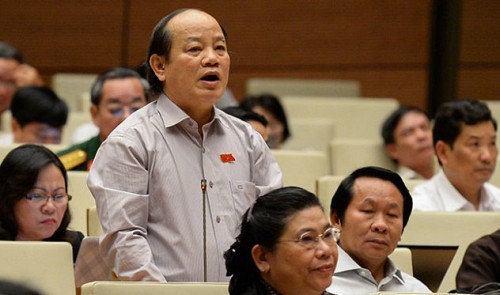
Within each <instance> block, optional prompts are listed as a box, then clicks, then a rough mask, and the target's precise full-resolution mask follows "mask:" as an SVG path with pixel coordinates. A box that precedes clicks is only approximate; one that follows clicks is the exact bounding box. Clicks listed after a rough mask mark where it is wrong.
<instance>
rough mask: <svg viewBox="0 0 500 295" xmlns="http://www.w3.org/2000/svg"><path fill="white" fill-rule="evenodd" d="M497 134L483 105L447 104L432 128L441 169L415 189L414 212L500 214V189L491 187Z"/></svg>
mask: <svg viewBox="0 0 500 295" xmlns="http://www.w3.org/2000/svg"><path fill="white" fill-rule="evenodd" d="M496 130H497V122H496V120H495V119H494V118H493V117H492V115H491V112H490V110H489V108H488V106H487V105H486V104H485V103H483V102H480V101H477V100H470V99H464V100H455V101H451V102H448V103H445V104H443V105H442V106H441V108H440V109H439V110H438V113H437V114H436V119H435V122H434V129H433V138H434V148H435V151H436V155H437V157H438V160H439V164H440V165H441V171H440V172H439V173H438V174H437V175H435V176H434V177H432V179H430V180H428V181H426V182H424V183H423V184H420V185H417V186H416V187H415V188H414V190H413V192H412V196H413V202H414V209H415V210H419V211H447V212H452V211H500V189H499V188H497V187H495V186H493V185H492V184H489V183H488V180H489V179H490V178H491V175H492V174H493V172H494V171H495V166H496V162H497V153H498V150H497V146H496Z"/></svg>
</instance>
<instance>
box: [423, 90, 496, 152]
mask: <svg viewBox="0 0 500 295" xmlns="http://www.w3.org/2000/svg"><path fill="white" fill-rule="evenodd" d="M488 121H490V122H491V123H493V127H494V128H495V131H496V130H497V121H496V120H495V118H493V116H492V114H491V111H490V108H489V107H488V105H487V104H486V103H484V102H481V101H479V100H474V99H460V100H454V101H450V102H446V103H444V104H442V105H441V107H440V108H439V109H438V112H437V113H436V119H435V120H434V128H433V130H432V136H433V141H434V146H436V143H437V142H438V141H443V142H445V143H446V144H448V145H449V146H450V147H451V148H453V144H454V143H455V140H456V139H457V137H458V136H459V135H460V133H461V132H462V125H463V124H465V125H469V126H470V125H476V124H479V123H482V122H488Z"/></svg>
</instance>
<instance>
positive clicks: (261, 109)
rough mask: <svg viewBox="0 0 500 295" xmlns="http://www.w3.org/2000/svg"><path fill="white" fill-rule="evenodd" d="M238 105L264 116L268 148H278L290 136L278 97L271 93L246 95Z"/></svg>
mask: <svg viewBox="0 0 500 295" xmlns="http://www.w3.org/2000/svg"><path fill="white" fill-rule="evenodd" d="M240 107H241V108H243V109H245V110H249V111H253V112H256V113H257V114H259V115H262V116H264V118H266V120H267V122H268V123H269V128H270V133H269V140H268V145H269V147H270V148H272V149H279V148H280V147H281V145H282V144H283V143H284V142H285V141H286V140H287V139H288V138H289V137H290V136H291V133H290V129H289V127H288V121H287V119H286V114H285V110H284V109H283V106H282V105H281V102H280V101H279V99H278V97H276V96H274V95H272V94H261V95H251V96H247V97H245V98H244V99H243V101H242V102H241V103H240Z"/></svg>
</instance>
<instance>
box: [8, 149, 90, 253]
mask: <svg viewBox="0 0 500 295" xmlns="http://www.w3.org/2000/svg"><path fill="white" fill-rule="evenodd" d="M0 179H1V180H2V181H1V182H0V240H12V241H65V242H68V243H70V244H71V245H72V246H73V261H75V260H76V256H77V254H78V250H79V248H80V243H81V241H82V239H83V234H82V233H81V232H75V231H71V230H68V225H69V223H70V222H71V213H70V210H69V207H68V202H69V201H70V200H71V196H70V195H68V191H67V187H68V185H67V184H68V177H67V174H66V170H65V169H64V166H63V165H62V163H61V161H59V158H58V157H57V156H56V155H55V154H54V153H53V152H51V151H50V150H48V149H47V148H45V147H43V146H41V145H34V144H25V145H21V146H19V147H17V148H15V149H13V150H12V151H11V152H9V153H8V154H7V156H6V157H5V159H4V160H3V162H2V164H1V165H0Z"/></svg>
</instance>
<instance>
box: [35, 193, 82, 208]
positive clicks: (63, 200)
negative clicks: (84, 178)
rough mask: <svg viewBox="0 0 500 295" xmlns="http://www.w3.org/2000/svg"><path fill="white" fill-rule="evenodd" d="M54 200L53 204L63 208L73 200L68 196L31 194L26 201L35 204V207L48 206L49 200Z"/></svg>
mask: <svg viewBox="0 0 500 295" xmlns="http://www.w3.org/2000/svg"><path fill="white" fill-rule="evenodd" d="M50 198H51V199H52V202H54V204H56V205H59V206H63V205H66V204H68V202H69V201H70V200H71V199H72V198H73V197H72V196H71V195H68V194H55V195H52V196H51V195H47V194H43V193H29V194H27V195H26V199H27V200H28V201H30V203H32V204H35V205H44V204H47V202H48V201H49V199H50Z"/></svg>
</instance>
